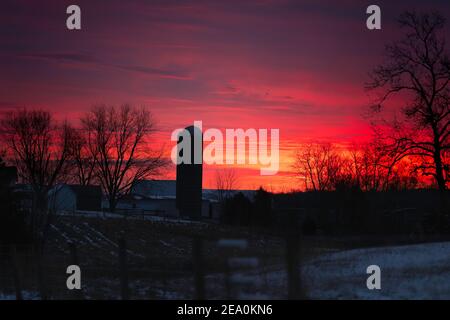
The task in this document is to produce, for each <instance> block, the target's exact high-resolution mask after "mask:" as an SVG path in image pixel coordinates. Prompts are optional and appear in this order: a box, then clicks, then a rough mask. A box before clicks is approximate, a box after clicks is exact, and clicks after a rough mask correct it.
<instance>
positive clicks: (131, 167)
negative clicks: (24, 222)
mask: <svg viewBox="0 0 450 320" xmlns="http://www.w3.org/2000/svg"><path fill="white" fill-rule="evenodd" d="M155 124H156V122H155V119H154V117H153V116H152V114H151V112H150V111H149V110H148V109H146V108H145V107H143V108H137V107H133V106H130V105H127V104H125V105H121V106H119V107H114V106H106V105H98V106H94V107H93V108H91V109H90V110H89V111H88V112H86V113H84V114H82V115H81V116H80V118H79V123H78V124H77V125H76V126H75V125H74V124H73V123H69V122H68V121H58V120H57V119H55V117H54V115H53V114H52V113H51V112H50V111H48V110H42V109H26V108H24V109H20V110H15V111H10V112H7V113H5V114H4V115H3V117H2V119H1V132H2V135H1V136H2V145H3V146H4V148H5V155H6V158H7V159H8V161H9V162H10V164H12V165H14V166H16V168H17V173H18V178H19V180H20V181H21V182H22V183H25V184H28V185H29V186H30V187H31V189H32V192H33V197H34V199H33V208H32V211H33V215H32V219H33V220H35V221H34V222H33V223H32V225H33V226H34V227H35V228H36V229H37V230H41V231H42V228H41V226H42V225H44V224H45V217H46V216H47V195H48V191H49V190H50V189H51V188H53V187H54V186H55V185H56V184H58V183H74V184H80V185H100V186H101V187H102V190H103V192H104V194H105V195H106V197H107V199H108V202H109V209H110V210H112V211H114V209H115V208H116V205H117V201H118V200H119V198H120V197H121V196H123V195H124V194H126V193H127V192H128V191H129V190H130V188H131V187H132V185H133V182H134V181H136V180H138V179H143V178H146V177H150V176H153V175H156V174H159V173H160V171H161V170H162V169H164V168H165V166H166V165H167V163H168V161H167V160H166V159H165V158H163V152H162V150H158V149H157V148H155V147H153V146H152V140H151V138H152V136H153V133H154V132H155Z"/></svg>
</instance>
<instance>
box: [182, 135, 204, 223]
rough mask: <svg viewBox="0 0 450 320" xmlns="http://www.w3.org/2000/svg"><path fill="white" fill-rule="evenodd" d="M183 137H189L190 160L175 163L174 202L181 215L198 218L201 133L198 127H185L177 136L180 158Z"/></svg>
mask: <svg viewBox="0 0 450 320" xmlns="http://www.w3.org/2000/svg"><path fill="white" fill-rule="evenodd" d="M187 132H188V133H189V134H187ZM183 137H184V138H186V139H190V151H191V152H190V157H188V159H189V158H190V161H186V162H187V163H184V162H182V163H179V164H177V186H176V197H177V200H176V204H177V209H178V212H179V213H180V215H181V216H182V217H185V218H190V219H193V220H199V219H200V218H201V211H202V173H203V168H202V166H203V135H202V131H201V129H200V128H198V127H195V126H190V127H187V128H185V132H184V134H183V135H181V134H180V135H179V136H178V142H177V152H178V156H179V157H181V158H183V151H184V150H183V147H181V146H182V145H183V144H182V142H183ZM184 146H186V144H184ZM195 152H197V156H195ZM185 159H186V157H185ZM194 160H196V161H194Z"/></svg>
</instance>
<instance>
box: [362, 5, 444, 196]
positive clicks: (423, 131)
mask: <svg viewBox="0 0 450 320" xmlns="http://www.w3.org/2000/svg"><path fill="white" fill-rule="evenodd" d="M399 23H400V26H401V27H403V28H405V29H406V30H407V31H406V35H405V38H404V39H403V40H400V41H398V42H396V43H393V44H391V45H388V46H387V47H386V52H387V61H386V62H385V63H384V64H383V65H381V66H378V67H377V68H375V69H374V70H373V72H372V73H371V74H370V76H371V81H370V83H368V84H367V89H369V90H376V92H379V93H380V95H379V98H378V99H377V102H376V105H375V106H374V111H376V112H379V111H381V110H382V108H383V107H384V105H385V103H386V102H387V100H389V99H390V98H391V97H392V96H393V95H394V94H399V93H404V95H403V96H402V97H403V98H404V99H406V101H407V102H406V103H405V105H404V107H403V108H402V113H401V115H402V117H401V118H400V119H398V118H397V119H394V120H393V121H392V122H390V130H389V133H388V134H387V135H386V139H387V140H389V141H390V142H389V143H388V144H387V145H388V146H389V148H388V150H389V152H390V153H391V155H392V156H393V157H395V158H396V159H397V160H400V159H402V158H404V157H415V158H416V159H417V160H419V161H418V165H417V169H418V170H421V171H422V173H423V174H425V175H432V176H433V177H434V178H435V181H436V183H437V186H438V188H439V189H440V190H441V191H442V190H445V189H446V183H447V181H448V175H447V173H448V163H446V162H444V161H445V159H446V157H445V154H446V153H447V152H448V150H449V149H450V143H449V139H448V138H449V125H450V86H449V83H450V62H449V61H450V60H449V57H448V54H447V52H446V50H445V41H444V36H443V28H444V26H445V19H444V18H443V17H442V16H441V15H440V14H437V13H434V14H421V15H419V14H416V13H410V12H407V13H405V14H403V15H402V16H401V17H400V19H399Z"/></svg>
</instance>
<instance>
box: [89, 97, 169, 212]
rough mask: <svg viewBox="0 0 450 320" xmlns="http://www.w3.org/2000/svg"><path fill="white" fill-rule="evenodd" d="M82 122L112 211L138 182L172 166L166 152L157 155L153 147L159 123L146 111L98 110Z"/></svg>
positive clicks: (105, 108) (135, 109)
mask: <svg viewBox="0 0 450 320" xmlns="http://www.w3.org/2000/svg"><path fill="white" fill-rule="evenodd" d="M81 122H82V126H83V130H84V131H85V134H86V137H85V139H86V143H87V145H88V149H89V152H90V157H91V159H94V161H95V176H96V179H98V180H99V182H100V184H101V186H102V189H103V192H104V193H105V194H106V196H107V198H108V202H109V209H110V210H111V211H114V210H115V209H116V205H117V201H118V200H119V198H120V197H121V196H123V195H124V194H126V193H128V192H129V190H130V188H131V186H132V185H133V183H134V182H135V181H136V180H139V179H144V178H146V177H148V176H151V175H155V174H157V173H158V172H159V169H161V168H163V167H165V165H166V164H167V163H168V162H167V161H166V160H165V159H164V158H163V157H162V152H155V150H152V148H151V147H150V145H149V138H150V136H151V134H152V133H153V132H154V130H155V122H154V120H153V118H152V115H151V114H150V112H149V111H148V110H147V109H145V108H141V109H138V108H133V107H131V106H129V105H122V106H120V107H119V108H116V107H107V106H104V105H103V106H96V107H94V108H92V110H91V111H90V112H89V113H87V114H86V115H85V116H84V117H83V118H82V119H81Z"/></svg>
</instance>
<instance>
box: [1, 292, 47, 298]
mask: <svg viewBox="0 0 450 320" xmlns="http://www.w3.org/2000/svg"><path fill="white" fill-rule="evenodd" d="M22 298H23V299H24V300H39V294H38V293H37V292H33V291H22ZM0 300H16V295H15V294H5V293H1V292H0Z"/></svg>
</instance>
